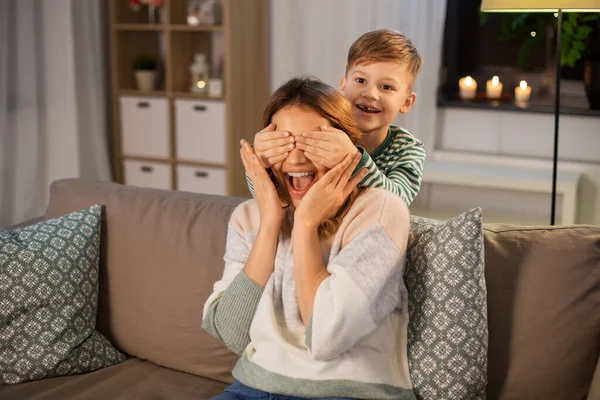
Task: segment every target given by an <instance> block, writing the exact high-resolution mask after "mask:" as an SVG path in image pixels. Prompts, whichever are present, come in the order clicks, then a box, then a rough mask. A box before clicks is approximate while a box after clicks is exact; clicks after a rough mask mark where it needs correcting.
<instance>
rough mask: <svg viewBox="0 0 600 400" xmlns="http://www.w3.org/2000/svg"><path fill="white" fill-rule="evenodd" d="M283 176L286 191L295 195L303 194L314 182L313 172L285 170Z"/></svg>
mask: <svg viewBox="0 0 600 400" xmlns="http://www.w3.org/2000/svg"><path fill="white" fill-rule="evenodd" d="M285 177H286V180H285V181H286V183H287V187H288V192H289V193H290V195H292V196H297V197H301V196H304V195H305V194H306V192H308V189H310V187H311V186H312V185H313V183H314V182H315V173H314V172H287V173H286V174H285Z"/></svg>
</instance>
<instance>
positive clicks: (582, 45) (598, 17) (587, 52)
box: [480, 13, 600, 109]
mask: <svg viewBox="0 0 600 400" xmlns="http://www.w3.org/2000/svg"><path fill="white" fill-rule="evenodd" d="M480 15H481V23H482V25H484V24H485V23H486V21H487V14H485V13H481V14H480ZM554 32H556V15H555V14H552V13H518V14H517V13H512V14H503V18H502V28H501V33H500V36H499V37H498V39H499V40H501V41H510V40H515V39H521V40H522V45H521V47H520V50H519V54H518V57H517V64H518V66H519V67H521V68H523V67H524V66H525V64H526V62H527V57H528V56H529V53H530V52H531V49H532V48H533V47H534V46H536V45H537V44H538V43H540V42H543V41H548V40H550V41H554ZM561 33H562V40H561V57H560V65H561V66H563V67H571V68H573V67H575V65H576V64H577V63H578V62H579V61H581V60H583V62H584V82H585V86H586V94H587V96H588V99H589V101H590V107H591V108H595V109H597V108H600V82H599V81H600V14H598V13H594V14H590V13H566V14H565V16H564V20H563V27H562V32H561Z"/></svg>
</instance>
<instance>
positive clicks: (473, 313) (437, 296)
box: [405, 208, 488, 400]
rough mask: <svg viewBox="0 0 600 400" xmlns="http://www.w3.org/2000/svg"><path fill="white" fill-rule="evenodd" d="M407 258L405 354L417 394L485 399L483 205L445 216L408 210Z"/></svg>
mask: <svg viewBox="0 0 600 400" xmlns="http://www.w3.org/2000/svg"><path fill="white" fill-rule="evenodd" d="M406 259H407V262H406V269H405V281H406V288H407V290H408V312H409V316H410V319H409V324H408V362H409V367H410V376H411V380H412V383H413V388H414V391H415V394H416V395H417V398H419V399H423V400H437V399H481V400H484V399H485V398H486V392H485V388H486V385H487V346H488V327H487V301H486V299H487V293H486V286H485V276H484V268H483V267H484V254H483V226H482V221H481V209H480V208H477V209H473V210H471V211H468V212H465V213H463V214H460V215H458V216H456V217H454V218H452V219H450V220H448V221H446V222H441V221H436V220H432V219H427V218H421V217H417V216H411V232H410V236H409V240H408V248H407V255H406Z"/></svg>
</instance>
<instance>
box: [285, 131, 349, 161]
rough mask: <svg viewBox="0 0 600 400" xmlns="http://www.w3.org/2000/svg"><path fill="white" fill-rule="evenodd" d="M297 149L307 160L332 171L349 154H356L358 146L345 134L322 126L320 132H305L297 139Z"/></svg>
mask: <svg viewBox="0 0 600 400" xmlns="http://www.w3.org/2000/svg"><path fill="white" fill-rule="evenodd" d="M296 147H297V148H299V149H300V150H302V151H304V155H305V156H306V158H308V159H309V160H311V161H312V162H314V163H317V164H321V165H324V166H325V167H327V168H329V169H331V168H333V167H335V166H336V165H338V164H340V163H341V162H342V161H343V160H344V159H345V158H346V156H347V155H348V154H354V153H356V151H357V150H356V146H355V145H354V144H353V143H352V141H351V140H350V138H349V137H348V135H346V133H345V132H343V131H341V130H339V129H335V128H332V127H329V126H325V125H322V126H321V130H320V131H311V132H303V133H302V135H298V136H297V137H296Z"/></svg>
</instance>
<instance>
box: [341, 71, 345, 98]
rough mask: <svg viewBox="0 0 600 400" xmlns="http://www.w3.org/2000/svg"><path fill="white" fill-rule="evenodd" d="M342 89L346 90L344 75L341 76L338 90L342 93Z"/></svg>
mask: <svg viewBox="0 0 600 400" xmlns="http://www.w3.org/2000/svg"><path fill="white" fill-rule="evenodd" d="M344 90H346V76H345V75H344V76H342V79H341V80H340V91H341V92H342V93H344ZM344 95H345V93H344Z"/></svg>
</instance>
